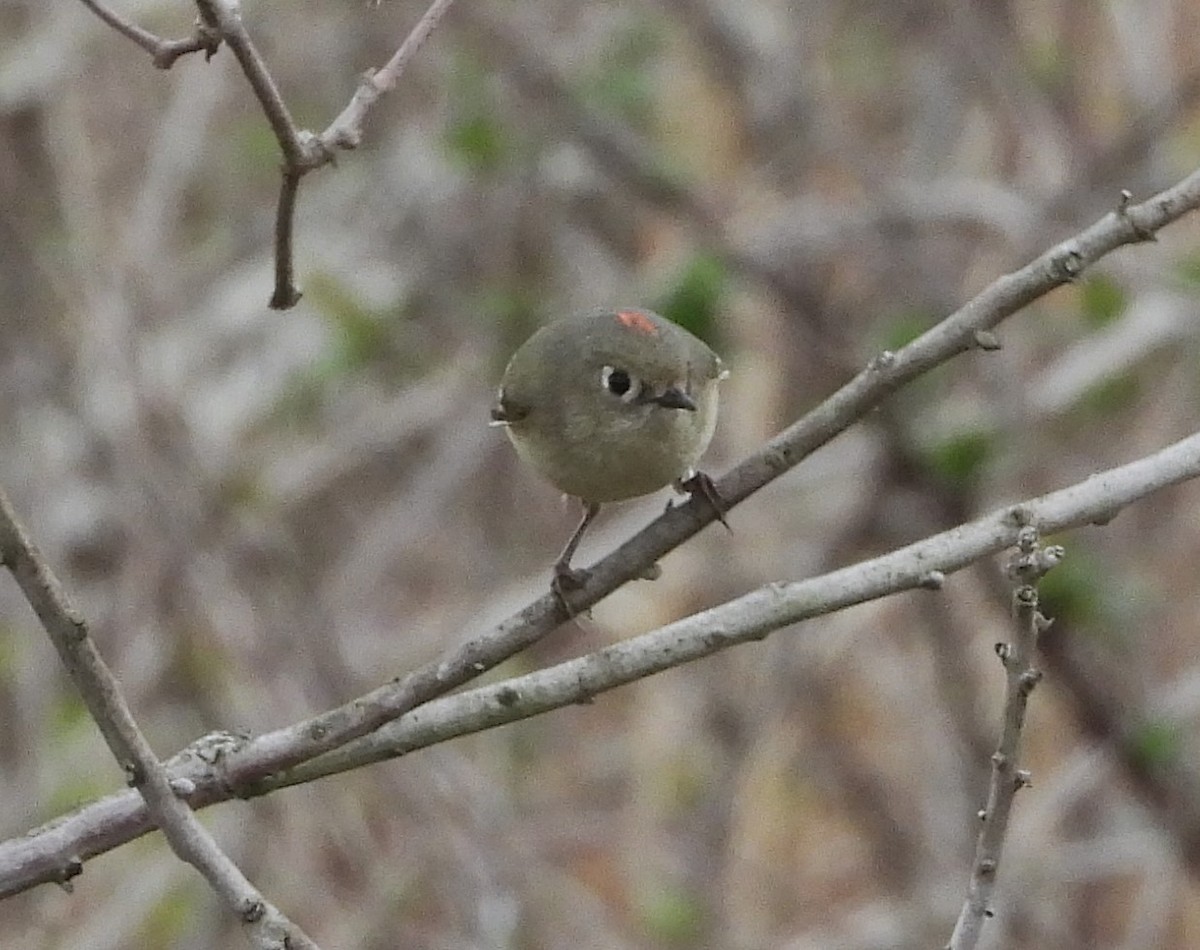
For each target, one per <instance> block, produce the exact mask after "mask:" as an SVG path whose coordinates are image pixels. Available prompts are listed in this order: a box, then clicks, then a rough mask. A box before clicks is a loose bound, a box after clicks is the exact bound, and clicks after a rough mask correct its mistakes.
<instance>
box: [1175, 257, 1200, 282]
mask: <svg viewBox="0 0 1200 950" xmlns="http://www.w3.org/2000/svg"><path fill="white" fill-rule="evenodd" d="M1176 270H1177V271H1178V273H1179V276H1180V278H1181V279H1182V280H1183V281H1184V283H1186V284H1189V285H1191V286H1192V287H1196V286H1200V253H1197V254H1190V255H1188V256H1187V257H1185V258H1183V259H1182V260H1181V261H1180V262H1179V263H1178V264H1177V265H1176Z"/></svg>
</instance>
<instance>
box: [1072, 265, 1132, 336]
mask: <svg viewBox="0 0 1200 950" xmlns="http://www.w3.org/2000/svg"><path fill="white" fill-rule="evenodd" d="M1128 305H1129V298H1128V295H1127V294H1126V293H1125V290H1124V288H1122V287H1121V286H1120V285H1119V284H1118V283H1117V282H1116V281H1115V280H1113V279H1112V278H1111V277H1109V276H1108V275H1106V274H1097V275H1096V276H1094V277H1091V278H1089V279H1088V280H1085V281H1084V282H1083V284H1082V285H1081V287H1080V306H1081V308H1082V310H1083V318H1084V320H1086V321H1087V323H1088V325H1089V326H1093V327H1102V326H1106V325H1107V324H1109V323H1112V322H1113V321H1114V320H1116V319H1117V317H1119V316H1120V315H1121V314H1122V313H1124V312H1125V308H1126V307H1127V306H1128Z"/></svg>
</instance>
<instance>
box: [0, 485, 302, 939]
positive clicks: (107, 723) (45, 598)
mask: <svg viewBox="0 0 1200 950" xmlns="http://www.w3.org/2000/svg"><path fill="white" fill-rule="evenodd" d="M0 562H2V563H3V564H4V565H5V566H6V567H7V568H8V569H9V570H10V571H11V572H12V575H13V577H14V578H15V579H16V581H17V585H18V586H19V587H20V588H21V591H22V593H24V594H25V597H26V599H27V600H28V601H29V604H30V606H31V607H32V608H33V611H34V613H35V614H37V617H38V619H39V620H40V621H41V622H42V626H43V627H45V629H46V632H47V633H48V634H49V635H50V639H51V640H52V641H53V643H54V646H55V649H57V651H58V654H59V657H60V658H61V659H62V662H63V666H65V667H66V669H67V672H68V673H69V674H70V676H71V679H72V681H73V682H74V684H75V687H76V689H78V690H79V694H80V696H81V697H82V698H83V700H84V703H85V704H86V705H87V708H88V712H90V713H91V715H92V718H93V719H94V720H95V722H96V725H97V726H99V728H100V732H101V734H102V735H103V736H104V740H105V742H106V743H107V744H108V747H109V749H110V750H111V751H112V754H113V756H114V757H115V758H116V760H117V763H118V764H119V765H120V766H121V768H122V770H124V772H125V773H126V775H127V776H128V778H129V782H130V784H131V785H133V786H134V787H135V788H136V789H137V790H138V792H139V793H140V794H141V796H142V798H143V799H144V801H145V804H146V811H147V813H148V815H152V816H153V818H154V821H155V823H156V824H157V825H158V827H159V828H161V829H162V832H163V834H164V836H165V837H166V839H167V843H168V844H169V845H170V846H171V850H172V851H174V852H175V854H176V855H178V856H179V858H180V859H181V860H183V861H186V862H187V863H189V864H191V865H193V866H194V867H195V868H196V869H197V870H198V871H199V872H200V873H201V874H203V875H204V877H205V878H206V879H207V880H208V882H209V884H210V885H212V888H213V890H215V891H216V892H217V893H218V894H219V895H220V896H221V897H222V898H223V899H224V900H225V902H226V903H227V904H228V905H229V906H230V907H231V908H232V910H233V911H234V913H236V914H237V916H238V918H239V919H240V920H241V921H242V923H243V924H245V925H246V928H247V935H248V936H249V937H250V939H251V941H252V942H253V943H254V945H255V946H257V947H261V948H263V950H277V948H281V947H285V946H287V947H296V948H309V950H317V945H316V944H315V943H313V941H312V940H311V939H310V938H309V937H308V936H307V935H306V934H305V933H304V932H303V931H302V930H301V929H300V928H299V927H297V926H296V925H295V924H293V923H292V922H291V921H290V920H288V919H287V918H286V917H285V916H284V915H283V914H282V913H280V911H279V910H278V909H277V908H275V907H274V906H273V905H272V904H270V903H269V902H268V901H267V900H266V899H265V898H264V897H263V896H262V894H260V893H259V892H258V890H257V889H256V888H255V887H254V885H253V884H251V883H250V882H249V881H248V880H247V879H246V877H245V876H244V875H243V874H242V873H241V871H239V870H238V868H237V866H236V865H235V864H234V863H233V862H232V861H231V860H230V859H229V857H228V856H227V855H226V854H225V853H224V852H223V851H222V850H221V848H220V846H219V845H218V844H217V843H216V841H215V840H214V839H213V837H212V836H211V835H210V834H209V832H208V830H207V829H206V828H205V827H204V826H203V825H202V824H201V823H200V820H199V819H198V818H197V817H196V815H195V814H194V813H193V811H192V810H191V808H190V807H189V806H188V805H187V804H186V803H185V802H184V801H183V800H182V799H180V798H179V797H178V795H177V794H176V791H175V788H174V787H173V786H172V781H171V777H170V776H169V774H168V773H167V770H166V769H165V768H164V767H163V765H162V763H161V762H159V760H158V757H157V756H155V754H154V750H153V749H151V748H150V743H149V742H148V741H147V740H146V737H145V736H144V735H142V731H141V730H140V729H139V728H138V725H137V722H136V721H135V720H134V718H133V714H132V712H131V711H130V709H129V705H128V704H127V703H126V702H125V699H124V697H123V696H122V694H121V687H120V684H119V683H118V682H117V678H116V676H114V675H113V672H112V670H110V669H109V667H108V664H107V663H105V662H104V658H103V657H102V656H101V655H100V651H99V650H98V649H97V648H96V644H95V641H94V640H92V637H91V634H90V633H89V632H88V627H87V622H86V621H85V620H84V619H83V617H82V616H81V615H80V614H79V613H78V612H77V611H76V610H75V609H74V607H73V606H72V605H71V604H70V603H69V601H68V600H67V596H66V593H65V592H64V591H63V589H62V586H61V585H60V584H59V582H58V579H57V578H56V577H55V576H54V574H53V572H52V571H51V570H50V568H49V566H48V565H47V564H46V562H45V560H44V559H43V558H42V556H41V554H40V552H39V551H38V550H37V548H36V547H35V546H34V544H33V542H32V541H31V540H30V538H29V536H28V534H27V533H26V532H25V530H24V529H23V528H22V527H21V525H20V523H19V522H18V521H17V518H16V515H15V513H14V512H13V509H12V505H11V503H10V502H9V500H8V496H7V495H6V494H5V493H4V490H3V489H2V488H0ZM182 787H183V788H185V789H186V788H187V786H186V785H185V786H182Z"/></svg>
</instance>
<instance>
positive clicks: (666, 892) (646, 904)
mask: <svg viewBox="0 0 1200 950" xmlns="http://www.w3.org/2000/svg"><path fill="white" fill-rule="evenodd" d="M639 909H640V911H641V916H642V921H643V924H644V926H645V928H646V930H647V931H648V932H649V934H650V936H651V937H652V938H653V939H656V940H659V941H661V942H663V943H666V944H669V945H673V946H689V947H690V946H695V945H696V941H697V940H698V939H699V938H700V937H701V935H702V934H703V930H704V908H703V906H702V905H701V903H700V901H699V900H698V899H697V898H696V896H695V895H694V894H690V893H688V892H686V891H684V890H683V889H681V888H678V887H672V886H671V885H669V884H665V883H659V884H658V885H657V886H656V887H654V889H653V890H649V891H647V892H644V893H643V894H642V895H641V902H640V908H639Z"/></svg>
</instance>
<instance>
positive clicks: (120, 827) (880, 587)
mask: <svg viewBox="0 0 1200 950" xmlns="http://www.w3.org/2000/svg"><path fill="white" fill-rule="evenodd" d="M1197 477H1200V435H1194V436H1191V437H1189V438H1187V439H1184V440H1183V441H1181V442H1177V443H1175V444H1174V445H1171V446H1168V447H1167V448H1164V449H1162V450H1160V451H1159V452H1157V453H1155V454H1153V455H1150V456H1147V457H1146V458H1142V459H1139V460H1137V461H1136V462H1131V463H1129V464H1127V465H1123V466H1120V467H1118V468H1114V469H1110V470H1108V471H1106V472H1100V473H1097V474H1096V475H1093V476H1091V477H1090V478H1088V479H1086V480H1085V481H1083V482H1080V483H1078V484H1076V485H1072V486H1071V487H1069V488H1064V489H1061V490H1059V491H1056V492H1052V493H1051V494H1049V495H1044V496H1042V497H1041V498H1036V499H1032V500H1030V501H1026V502H1022V503H1021V504H1019V505H1015V506H1008V507H1005V508H1002V509H999V510H997V511H994V512H992V513H991V514H989V515H986V516H984V517H983V518H980V519H977V520H976V521H973V522H970V523H969V524H965V525H961V526H959V527H957V528H954V529H952V530H950V531H945V532H943V533H941V534H938V535H934V536H932V537H929V538H926V539H924V540H922V541H918V542H916V543H915V544H910V545H908V546H907V547H904V548H901V549H899V550H897V551H893V552H891V553H889V554H885V555H882V556H880V557H877V558H874V559H872V560H869V561H864V562H862V563H860V564H856V565H853V566H851V567H845V568H842V569H840V570H837V571H833V572H832V573H829V574H826V575H823V576H821V577H814V578H809V579H807V580H803V581H798V582H794V583H787V584H774V585H770V586H768V587H765V588H762V589H760V590H757V591H754V592H752V593H750V594H746V595H745V596H743V597H739V598H737V599H736V600H733V601H730V602H728V603H726V604H723V605H721V606H719V607H714V608H712V609H711V610H708V611H705V612H703V613H700V614H696V615H694V616H692V617H687V618H685V619H683V620H680V621H677V622H676V623H673V624H670V625H669V626H666V627H663V628H661V629H659V630H655V631H652V632H650V633H646V634H642V635H641V636H637V637H633V638H631V639H629V640H625V641H622V642H620V643H617V644H614V645H613V646H610V647H607V648H605V649H603V650H600V651H597V652H596V653H593V654H590V655H588V656H585V657H580V658H578V659H575V660H570V661H568V662H566V663H562V664H559V665H557V666H553V667H548V668H546V669H543V670H538V671H537V672H534V673H529V674H526V675H524V676H520V677H515V678H513V679H509V680H505V681H503V682H500V683H496V684H494V685H490V686H486V687H482V688H479V689H475V690H471V691H468V692H464V693H458V694H455V695H453V696H446V697H443V698H441V699H438V700H436V701H433V702H430V703H427V704H425V705H423V706H422V707H421V708H420V709H416V710H413V711H412V712H410V713H409V714H408V715H406V716H404V717H403V718H402V719H400V720H398V721H397V722H395V723H392V724H391V725H389V726H387V727H385V728H384V729H381V730H380V731H379V732H377V733H375V734H373V735H371V736H369V737H367V738H365V739H362V740H359V741H358V742H355V743H353V744H352V745H349V746H346V747H345V748H342V749H339V750H337V751H336V752H333V753H331V754H329V755H326V756H323V757H322V758H321V759H318V760H314V761H312V762H308V763H306V764H304V765H302V766H299V767H297V768H295V769H293V770H291V771H289V772H287V773H286V774H281V775H273V776H270V777H269V778H267V779H265V780H263V781H261V782H259V783H258V784H257V786H256V787H255V788H254V789H253V790H248V789H240V790H239V792H238V793H239V794H241V795H249V794H263V793H266V792H268V791H271V790H274V789H275V788H278V787H281V786H284V785H291V784H297V783H300V782H305V781H311V780H312V779H314V778H317V777H320V776H323V775H328V774H332V773H335V772H340V771H344V770H347V769H351V768H358V767H360V766H362V765H365V764H368V763H370V762H375V761H380V760H382V759H387V758H393V757H395V756H398V755H404V754H406V753H408V752H412V751H414V750H415V749H420V748H424V747H426V746H429V745H433V744H435V743H438V742H444V741H446V740H448V739H452V738H455V737H458V736H462V735H466V734H468V733H473V732H480V731H482V730H485V729H490V728H494V727H496V726H499V725H503V724H505V723H510V722H515V721H517V720H520V719H526V718H529V717H531V716H535V715H539V714H541V713H544V712H547V711H549V710H552V709H556V708H560V707H563V706H566V705H570V704H573V703H578V702H583V701H586V700H588V699H591V698H592V697H594V696H596V695H597V694H599V693H601V692H604V691H606V690H611V689H615V688H616V687H618V686H621V685H624V684H626V683H629V682H632V681H633V680H636V679H641V678H644V677H646V676H650V675H653V674H654V673H658V672H661V671H663V670H666V669H669V668H671V667H674V666H679V665H681V664H683V663H687V662H691V661H693V660H696V659H698V658H700V657H704V656H708V655H710V654H712V653H714V652H717V651H719V650H724V649H728V648H730V647H732V646H734V645H736V644H739V643H743V642H746V641H749V640H755V639H761V638H762V637H764V636H765V635H767V634H768V633H770V632H771V631H773V630H779V629H782V628H783V627H785V626H790V625H792V624H795V623H798V622H800V621H803V620H807V619H811V618H812V617H816V616H820V615H823V614H827V613H831V612H833V611H835V610H840V609H842V608H844V607H847V606H850V605H852V604H858V603H863V602H865V601H868V600H873V599H877V598H880V597H886V596H889V595H891V594H894V593H898V592H900V591H905V590H912V589H915V588H929V587H936V586H938V585H939V584H940V583H941V582H942V581H943V580H944V578H945V575H947V574H949V573H952V572H954V571H957V570H959V569H961V568H964V567H966V566H967V565H969V564H972V563H975V562H976V561H978V560H979V559H980V558H982V557H986V556H987V555H988V554H990V553H994V552H996V551H1001V550H1003V549H1004V548H1006V547H1009V546H1011V545H1012V544H1013V543H1014V541H1015V540H1016V539H1017V538H1018V536H1019V535H1020V533H1021V530H1022V528H1023V527H1025V526H1027V525H1031V524H1036V525H1038V526H1039V527H1040V528H1041V530H1042V531H1044V532H1047V533H1049V532H1053V531H1063V530H1066V529H1068V528H1072V527H1078V526H1080V525H1086V524H1090V523H1094V522H1099V523H1105V522H1107V521H1108V520H1109V519H1110V518H1111V517H1112V516H1113V514H1114V513H1115V512H1117V511H1118V510H1120V509H1121V508H1123V507H1125V506H1126V505H1129V504H1132V503H1133V502H1136V501H1138V500H1139V499H1142V498H1145V497H1146V496H1148V495H1150V494H1152V493H1154V492H1156V491H1160V490H1162V489H1163V488H1166V487H1168V486H1170V485H1176V484H1179V483H1180V482H1183V481H1186V480H1188V479H1193V478H1197ZM315 724H316V720H310V721H309V722H308V723H304V724H301V725H305V726H307V727H308V728H310V729H315V728H318V727H317V726H316V725H315ZM269 739H270V737H269V736H264V737H260V738H259V739H254V740H250V741H249V742H245V743H242V744H241V749H240V752H238V754H239V755H240V756H242V758H243V766H244V767H246V768H248V769H252V768H253V765H254V763H253V762H252V760H253V758H254V757H256V756H263V757H266V758H267V759H268V760H269V759H270V757H271V756H272V755H274V754H275V749H274V748H273V746H272V743H271V742H270V741H266V740H269ZM212 742H213V743H216V744H218V745H219V746H220V747H221V752H220V754H192V753H191V747H189V750H187V752H185V754H181V756H179V757H178V761H177V762H175V761H174V760H173V771H174V774H175V775H176V776H177V777H178V778H179V779H182V780H183V781H184V782H185V783H187V784H188V785H190V786H192V787H193V792H192V794H191V796H190V798H189V801H190V803H191V804H192V806H193V807H194V808H201V807H204V806H206V805H209V804H214V803H216V802H221V801H227V800H228V799H230V798H231V797H233V795H234V792H233V790H232V789H230V788H229V786H228V785H227V784H226V773H225V771H224V770H223V769H222V768H221V764H222V762H223V760H224V757H225V756H226V755H228V754H229V752H228V751H227V750H229V749H231V748H232V747H233V746H235V745H236V744H237V742H236V740H233V739H232V738H231V737H221V736H217V737H214V738H213V739H212ZM207 744H208V742H207V741H206V740H201V743H198V744H196V745H197V746H202V745H207ZM151 828H152V822H151V819H150V817H149V815H148V814H147V812H146V809H145V808H144V807H143V806H142V804H141V803H140V801H139V800H138V798H137V796H136V795H132V794H131V793H128V792H122V793H118V794H115V795H110V796H108V797H106V798H104V799H101V800H100V801H97V802H94V803H92V804H90V805H86V806H84V807H83V808H82V809H80V810H78V811H76V812H74V813H73V814H70V815H67V816H64V817H62V818H59V819H56V820H55V821H53V822H51V823H50V824H49V825H47V826H45V827H44V828H39V829H35V830H34V831H32V832H30V833H29V834H27V835H24V836H22V837H20V838H16V839H13V840H11V841H6V842H3V843H0V897H5V896H8V895H10V894H14V893H17V892H19V891H22V890H25V889H27V888H29V887H32V886H34V885H36V884H39V883H43V882H46V881H53V880H57V879H58V878H59V876H60V875H61V871H62V869H63V868H65V867H68V866H72V863H73V864H74V866H78V864H79V862H81V861H84V860H86V859H88V858H90V857H93V856H94V855H96V854H100V853H102V852H105V851H108V850H111V849H112V848H115V847H117V846H119V845H121V844H123V843H125V842H127V841H129V840H131V839H133V838H135V837H137V836H138V835H141V834H144V833H145V832H146V831H148V830H150V829H151Z"/></svg>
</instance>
